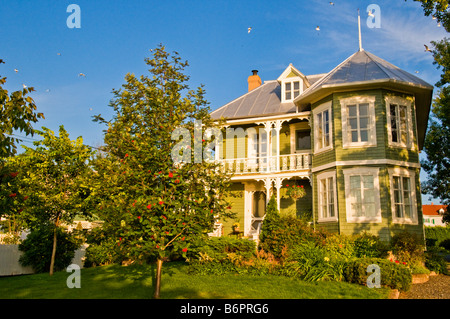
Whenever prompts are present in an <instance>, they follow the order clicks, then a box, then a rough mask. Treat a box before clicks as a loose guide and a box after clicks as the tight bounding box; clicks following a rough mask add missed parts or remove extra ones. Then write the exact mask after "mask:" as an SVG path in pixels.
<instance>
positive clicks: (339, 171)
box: [311, 90, 423, 241]
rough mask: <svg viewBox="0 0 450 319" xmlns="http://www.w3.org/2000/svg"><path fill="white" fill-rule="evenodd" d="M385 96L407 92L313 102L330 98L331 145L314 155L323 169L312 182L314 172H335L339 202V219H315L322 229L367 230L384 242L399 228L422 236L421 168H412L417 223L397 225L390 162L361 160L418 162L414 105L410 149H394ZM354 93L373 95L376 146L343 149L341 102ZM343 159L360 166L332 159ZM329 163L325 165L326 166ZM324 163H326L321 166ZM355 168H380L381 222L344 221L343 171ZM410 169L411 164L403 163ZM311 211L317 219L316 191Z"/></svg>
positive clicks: (337, 96)
mask: <svg viewBox="0 0 450 319" xmlns="http://www.w3.org/2000/svg"><path fill="white" fill-rule="evenodd" d="M387 95H395V96H401V97H404V98H406V97H409V98H411V97H410V96H408V95H404V94H400V93H396V92H393V91H388V90H364V91H358V92H349V93H334V94H332V95H330V96H328V97H327V98H325V99H322V100H321V101H318V102H317V103H314V104H313V105H312V111H314V109H315V108H316V107H318V106H319V105H322V104H323V103H325V102H327V101H330V100H331V101H332V107H331V108H332V112H331V116H332V117H331V120H332V125H333V127H332V133H333V136H332V137H333V138H332V143H333V148H332V149H330V150H327V151H324V152H322V153H317V154H314V155H313V164H312V167H313V169H314V168H317V169H320V167H321V166H322V167H325V168H326V169H324V170H320V171H317V170H315V172H314V173H313V185H314V189H316V190H317V189H318V188H317V174H318V173H323V172H327V171H335V172H336V193H337V195H336V196H337V202H338V221H337V222H334V221H333V222H319V223H317V222H316V227H318V228H321V229H324V230H326V231H329V232H339V233H341V234H347V235H352V234H358V233H361V232H368V233H372V234H375V235H377V236H379V237H380V239H381V240H383V241H389V240H390V239H391V238H392V236H394V235H395V234H398V233H399V232H401V231H404V230H407V231H408V232H411V233H414V234H415V235H417V236H418V237H419V238H423V217H422V205H421V196H420V194H421V190H420V180H419V173H420V169H417V168H414V169H413V170H414V171H415V179H416V180H415V186H416V191H415V193H416V204H417V208H416V209H417V215H418V219H417V224H399V223H393V220H392V207H391V192H390V181H389V172H388V168H390V167H393V166H392V165H387V164H386V165H365V164H364V162H363V161H367V160H395V161H399V162H409V163H419V157H418V152H417V149H418V148H417V135H416V132H417V130H416V118H415V106H414V103H412V105H411V112H412V124H413V129H412V132H413V144H414V147H413V149H406V148H396V147H390V146H389V145H388V134H387V117H386V104H385V97H386V96H387ZM356 96H371V97H374V98H375V102H374V107H375V120H376V122H375V127H376V146H372V147H360V148H344V147H343V136H342V115H341V114H342V113H341V104H340V101H341V100H342V99H344V98H349V97H356ZM311 123H312V128H311V135H312V138H314V120H313V119H312V121H311ZM345 161H352V163H355V161H361V165H360V166H358V165H352V166H349V165H346V166H335V165H334V163H335V162H341V163H345ZM327 164H328V165H327ZM324 165H325V166H324ZM355 167H377V168H378V169H379V173H378V174H379V175H378V179H379V189H380V210H381V222H379V223H372V222H371V223H354V222H347V212H346V194H345V181H344V174H343V170H344V169H348V168H355ZM404 168H407V169H409V170H411V169H412V168H411V167H408V166H405V167H404ZM313 213H314V220H315V221H317V220H318V193H317V191H315V192H314V196H313Z"/></svg>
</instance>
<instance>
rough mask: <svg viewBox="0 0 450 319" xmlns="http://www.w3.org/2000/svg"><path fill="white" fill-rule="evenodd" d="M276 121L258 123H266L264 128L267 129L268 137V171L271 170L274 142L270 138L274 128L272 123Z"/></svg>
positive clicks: (260, 123)
mask: <svg viewBox="0 0 450 319" xmlns="http://www.w3.org/2000/svg"><path fill="white" fill-rule="evenodd" d="M273 123H274V122H271V121H267V122H259V123H256V124H258V125H264V130H265V131H266V139H267V145H266V148H267V156H266V157H267V158H266V165H267V172H270V155H271V154H270V153H271V151H272V142H271V139H270V135H271V130H272V125H273Z"/></svg>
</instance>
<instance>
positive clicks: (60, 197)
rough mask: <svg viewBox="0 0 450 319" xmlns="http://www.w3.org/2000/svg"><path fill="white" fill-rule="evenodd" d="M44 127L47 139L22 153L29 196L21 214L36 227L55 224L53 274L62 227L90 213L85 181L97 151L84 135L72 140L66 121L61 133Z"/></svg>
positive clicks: (33, 227) (23, 177)
mask: <svg viewBox="0 0 450 319" xmlns="http://www.w3.org/2000/svg"><path fill="white" fill-rule="evenodd" d="M42 129H43V131H37V132H38V133H39V134H40V135H41V136H42V138H43V139H42V140H41V141H37V142H34V143H33V144H34V146H35V148H30V147H25V146H24V148H25V152H24V153H23V156H21V157H20V165H21V167H22V170H21V175H20V177H21V179H22V182H23V185H24V186H23V194H22V195H24V196H25V197H27V201H26V205H25V206H24V207H23V211H22V212H21V214H22V218H24V219H25V220H26V221H27V224H28V226H29V227H30V228H31V229H32V230H33V229H37V228H39V229H40V228H42V227H44V226H45V225H53V247H52V253H51V260H50V269H49V273H50V275H52V274H53V269H54V262H55V254H56V246H57V234H58V229H59V227H60V226H61V225H62V224H70V223H72V222H73V220H74V218H75V217H76V216H77V215H86V216H88V215H89V214H88V211H87V204H86V203H85V198H86V197H87V196H88V193H89V187H88V186H86V185H84V184H83V181H84V180H85V178H84V176H86V175H88V174H90V173H91V169H90V167H89V159H90V158H91V157H92V155H93V151H92V150H91V148H90V147H89V146H86V145H84V144H83V139H82V138H81V137H78V138H77V139H76V140H74V141H72V140H70V138H69V134H68V133H67V131H66V130H65V129H64V127H63V126H62V125H61V126H60V127H59V136H55V134H54V132H53V131H51V130H49V129H48V128H45V127H43V128H42Z"/></svg>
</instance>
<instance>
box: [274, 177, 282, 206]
mask: <svg viewBox="0 0 450 319" xmlns="http://www.w3.org/2000/svg"><path fill="white" fill-rule="evenodd" d="M283 180H284V178H283V177H277V179H276V180H275V187H276V188H277V209H278V212H279V211H280V199H281V198H280V188H281V186H282V185H283Z"/></svg>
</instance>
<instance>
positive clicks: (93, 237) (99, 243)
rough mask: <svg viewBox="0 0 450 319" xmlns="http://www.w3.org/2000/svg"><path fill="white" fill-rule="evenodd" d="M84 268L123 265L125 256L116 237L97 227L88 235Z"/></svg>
mask: <svg viewBox="0 0 450 319" xmlns="http://www.w3.org/2000/svg"><path fill="white" fill-rule="evenodd" d="M86 243H87V244H88V245H89V246H88V247H87V248H86V253H85V260H84V267H95V266H104V265H109V264H114V263H121V262H122V261H123V260H124V259H125V256H124V254H123V253H122V252H121V250H120V246H119V245H118V243H117V241H116V239H115V236H110V235H109V233H108V231H107V230H106V229H104V228H103V227H96V228H93V229H92V230H90V231H89V232H88V233H87V235H86Z"/></svg>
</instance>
